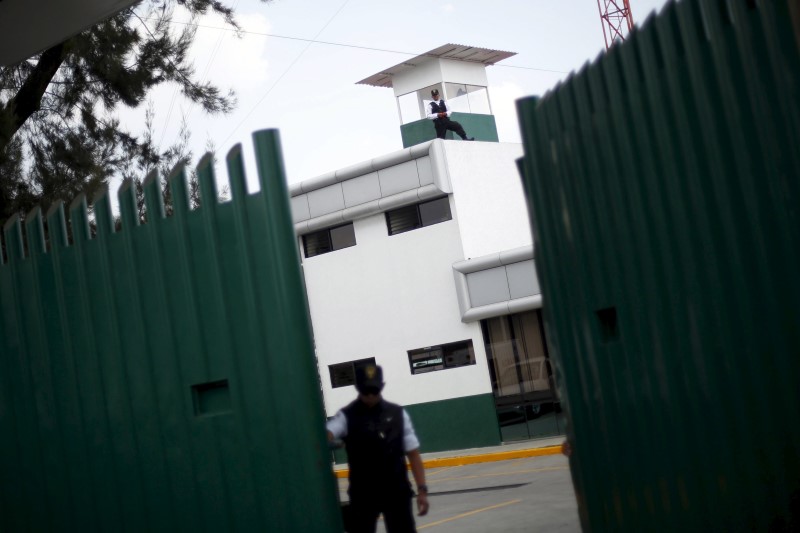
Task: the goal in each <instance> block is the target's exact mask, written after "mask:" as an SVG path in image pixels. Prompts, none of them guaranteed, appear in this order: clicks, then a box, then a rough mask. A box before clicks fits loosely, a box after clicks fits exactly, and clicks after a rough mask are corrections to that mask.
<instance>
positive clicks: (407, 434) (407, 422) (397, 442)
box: [327, 364, 428, 533]
mask: <svg viewBox="0 0 800 533" xmlns="http://www.w3.org/2000/svg"><path fill="white" fill-rule="evenodd" d="M383 386H384V383H383V370H382V369H381V367H379V366H377V365H372V364H370V365H367V366H364V367H359V368H357V369H356V390H357V391H358V398H356V399H355V400H354V401H353V402H352V403H350V405H348V406H347V407H344V408H343V409H342V410H340V411H339V412H338V413H336V416H334V417H333V418H331V419H330V420H329V421H328V424H327V429H328V440H330V441H333V440H335V439H342V440H343V441H344V444H345V448H346V450H347V462H348V463H349V466H350V488H349V490H348V493H349V494H350V519H351V521H352V522H351V526H350V529H348V531H350V532H352V533H367V532H368V533H373V532H374V531H375V527H376V523H377V520H378V515H379V514H381V513H383V520H384V523H385V524H386V530H387V532H388V533H414V532H416V526H415V525H414V515H413V512H412V510H411V496H412V494H413V491H412V490H411V485H410V483H409V481H408V470H407V468H406V459H405V458H406V457H408V460H409V462H410V463H411V472H412V473H413V475H414V481H415V482H416V484H417V509H418V511H419V515H420V516H422V515H425V514H426V513H427V512H428V487H427V486H426V485H425V468H424V467H423V465H422V458H421V457H420V454H419V440H418V439H417V436H416V434H415V433H414V427H413V426H412V425H411V418H410V417H409V416H408V413H406V410H405V409H403V408H402V407H401V406H399V405H396V404H393V403H390V402H387V401H386V400H384V399H383V398H382V397H381V391H382V390H383Z"/></svg>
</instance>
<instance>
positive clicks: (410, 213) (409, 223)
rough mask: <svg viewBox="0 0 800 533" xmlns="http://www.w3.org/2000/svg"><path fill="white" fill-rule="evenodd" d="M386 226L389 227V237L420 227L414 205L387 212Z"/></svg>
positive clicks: (417, 212)
mask: <svg viewBox="0 0 800 533" xmlns="http://www.w3.org/2000/svg"><path fill="white" fill-rule="evenodd" d="M386 224H387V225H388V226H389V235H397V234H398V233H404V232H406V231H411V230H412V229H417V228H421V227H422V225H421V224H420V221H419V211H418V210H417V206H416V205H409V206H407V207H401V208H400V209H395V210H394V211H387V212H386Z"/></svg>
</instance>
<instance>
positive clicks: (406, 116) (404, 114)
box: [397, 83, 447, 124]
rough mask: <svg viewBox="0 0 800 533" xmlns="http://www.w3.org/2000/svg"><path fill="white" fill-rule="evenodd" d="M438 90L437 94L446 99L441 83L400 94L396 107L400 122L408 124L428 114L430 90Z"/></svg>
mask: <svg viewBox="0 0 800 533" xmlns="http://www.w3.org/2000/svg"><path fill="white" fill-rule="evenodd" d="M434 89H436V90H438V91H439V96H441V97H442V98H445V100H446V99H447V95H446V94H445V92H444V88H443V87H442V84H441V83H436V84H434V85H429V86H428V87H425V88H423V89H419V90H417V91H413V92H410V93H406V94H402V95H400V96H398V97H397V108H398V110H399V112H400V122H401V123H403V124H408V123H409V122H416V121H418V120H422V119H424V118H426V117H427V116H428V109H429V107H428V106H429V104H430V103H431V101H432V100H431V91H432V90H434Z"/></svg>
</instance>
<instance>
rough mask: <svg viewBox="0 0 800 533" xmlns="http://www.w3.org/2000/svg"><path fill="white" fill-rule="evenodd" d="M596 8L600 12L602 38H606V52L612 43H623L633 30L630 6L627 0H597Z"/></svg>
mask: <svg viewBox="0 0 800 533" xmlns="http://www.w3.org/2000/svg"><path fill="white" fill-rule="evenodd" d="M597 8H598V9H599V10H600V22H601V24H603V37H605V38H606V50H608V49H609V48H610V47H611V45H612V44H614V41H617V40H620V41H624V40H625V36H626V35H628V33H630V31H631V30H632V29H633V16H632V15H631V4H630V2H629V0H597ZM626 25H627V27H628V29H627V30H626V29H625V26H626Z"/></svg>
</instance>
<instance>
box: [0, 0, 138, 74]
mask: <svg viewBox="0 0 800 533" xmlns="http://www.w3.org/2000/svg"><path fill="white" fill-rule="evenodd" d="M138 1H139V0H0V65H13V64H15V63H19V62H20V61H22V60H24V59H26V58H28V57H31V56H33V55H35V54H37V53H39V52H41V51H43V50H45V49H47V48H49V47H51V46H53V45H56V44H58V43H60V42H61V41H64V40H65V39H67V38H69V37H71V36H73V35H75V34H76V33H79V32H81V31H83V30H85V29H86V28H88V27H90V26H92V25H93V24H95V23H97V22H99V21H101V20H103V19H104V18H106V17H110V16H111V15H114V14H116V13H118V12H119V11H121V10H123V9H125V8H126V7H130V6H132V5H133V4H135V3H137V2H138Z"/></svg>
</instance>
